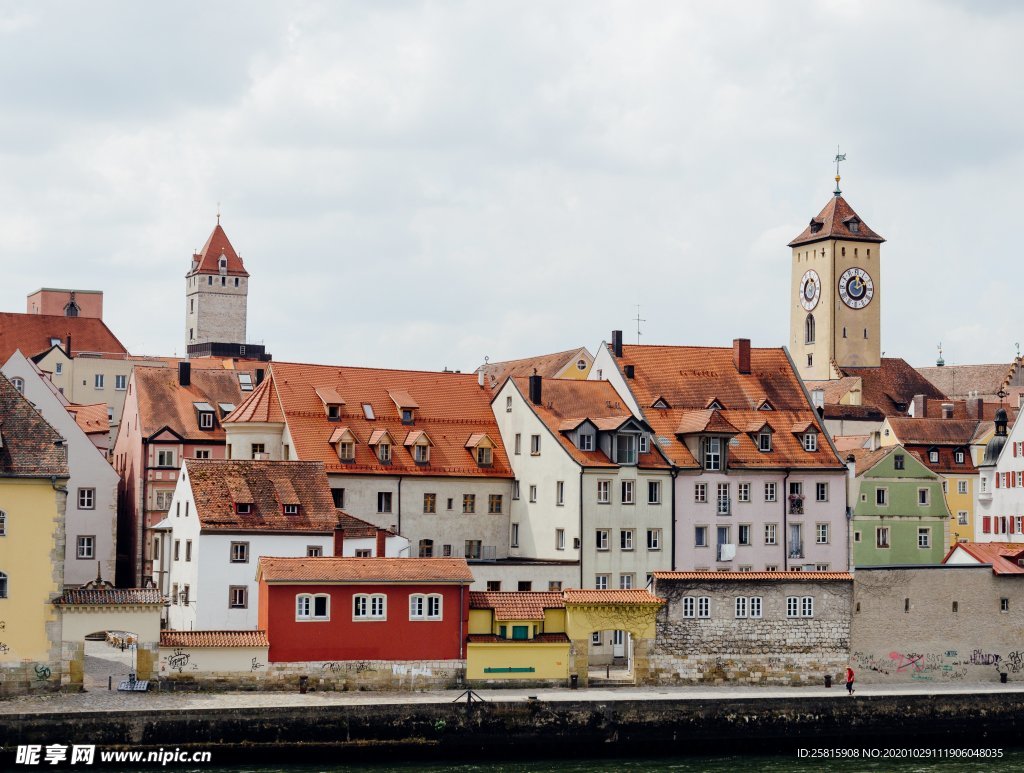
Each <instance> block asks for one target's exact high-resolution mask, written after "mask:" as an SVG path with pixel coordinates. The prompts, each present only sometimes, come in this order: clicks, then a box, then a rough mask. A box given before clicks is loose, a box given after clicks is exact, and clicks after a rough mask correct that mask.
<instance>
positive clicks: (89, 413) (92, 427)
mask: <svg viewBox="0 0 1024 773" xmlns="http://www.w3.org/2000/svg"><path fill="white" fill-rule="evenodd" d="M67 411H68V413H70V414H71V416H72V417H73V418H74V420H75V424H77V425H78V426H79V427H80V428H81V430H82V432H84V433H85V434H86V435H93V434H96V433H102V434H106V433H108V432H110V418H109V414H108V413H107V404H106V403H93V404H91V405H76V404H75V403H71V404H70V405H68V406H67Z"/></svg>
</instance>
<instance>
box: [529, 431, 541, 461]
mask: <svg viewBox="0 0 1024 773" xmlns="http://www.w3.org/2000/svg"><path fill="white" fill-rule="evenodd" d="M530 456H540V435H530Z"/></svg>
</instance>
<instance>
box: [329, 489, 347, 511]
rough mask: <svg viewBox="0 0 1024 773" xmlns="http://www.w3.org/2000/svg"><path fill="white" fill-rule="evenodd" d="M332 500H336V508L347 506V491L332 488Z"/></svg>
mask: <svg viewBox="0 0 1024 773" xmlns="http://www.w3.org/2000/svg"><path fill="white" fill-rule="evenodd" d="M331 499H333V500H334V506H335V507H344V506H345V489H343V488H332V489H331Z"/></svg>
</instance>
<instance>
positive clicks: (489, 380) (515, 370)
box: [481, 347, 592, 389]
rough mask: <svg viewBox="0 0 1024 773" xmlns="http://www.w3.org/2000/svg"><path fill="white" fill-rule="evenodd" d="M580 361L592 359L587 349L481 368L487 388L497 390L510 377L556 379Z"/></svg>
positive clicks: (497, 363)
mask: <svg viewBox="0 0 1024 773" xmlns="http://www.w3.org/2000/svg"><path fill="white" fill-rule="evenodd" d="M584 355H585V356H584ZM580 359H583V360H586V361H590V360H591V359H592V358H591V356H590V352H588V351H587V349H586V347H580V348H578V349H567V350H566V351H564V352H555V353H553V354H541V355H538V356H536V357H524V358H522V359H519V360H505V361H504V362H489V363H487V364H486V365H483V366H481V369H482V370H483V372H484V379H485V382H486V386H488V387H490V388H491V389H497V388H498V387H500V386H501V385H502V384H504V383H505V379H506V378H509V377H515V376H521V377H526V376H532V375H534V374H537V375H538V376H541V377H543V378H556V377H557V376H558V374H559V373H561V372H562V371H563V370H565V368H566V367H567V366H568V365H571V364H573V363H575V362H578V361H579V360H580Z"/></svg>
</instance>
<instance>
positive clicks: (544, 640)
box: [466, 618, 571, 647]
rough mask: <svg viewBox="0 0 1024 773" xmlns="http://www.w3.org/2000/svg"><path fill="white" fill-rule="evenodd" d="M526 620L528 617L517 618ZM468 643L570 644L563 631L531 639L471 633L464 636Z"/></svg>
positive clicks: (542, 634) (543, 634)
mask: <svg viewBox="0 0 1024 773" xmlns="http://www.w3.org/2000/svg"><path fill="white" fill-rule="evenodd" d="M519 619H523V620H526V619H528V618H519ZM466 640H467V641H468V642H469V643H470V644H515V645H516V646H517V647H518V646H519V645H520V644H570V643H571V640H570V639H569V635H568V634H565V633H538V634H537V635H536V636H534V637H533V638H532V639H503V638H501V637H500V636H497V635H495V634H493V633H471V634H470V635H469V636H467V637H466Z"/></svg>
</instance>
